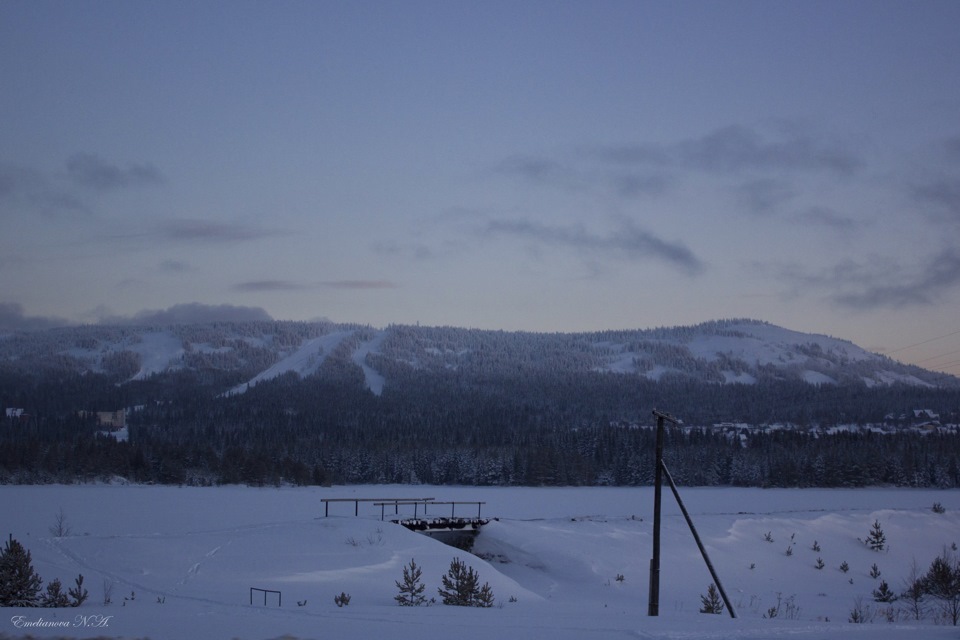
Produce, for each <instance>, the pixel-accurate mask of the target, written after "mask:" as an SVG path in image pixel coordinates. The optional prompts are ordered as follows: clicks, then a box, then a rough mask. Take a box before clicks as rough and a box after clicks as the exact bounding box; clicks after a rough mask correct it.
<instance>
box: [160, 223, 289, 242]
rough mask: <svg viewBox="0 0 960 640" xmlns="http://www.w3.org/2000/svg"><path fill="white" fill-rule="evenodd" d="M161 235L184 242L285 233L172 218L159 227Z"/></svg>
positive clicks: (235, 239) (238, 239)
mask: <svg viewBox="0 0 960 640" xmlns="http://www.w3.org/2000/svg"><path fill="white" fill-rule="evenodd" d="M158 233H159V235H160V236H161V237H163V238H165V239H168V240H176V241H183V242H205V243H219V242H244V241H249V240H260V239H262V238H269V237H272V236H277V235H284V233H283V232H281V231H279V230H276V229H263V228H258V227H251V226H248V225H246V224H243V223H239V222H214V221H211V220H185V219H180V220H170V221H168V222H164V223H162V224H161V225H160V226H159V227H158Z"/></svg>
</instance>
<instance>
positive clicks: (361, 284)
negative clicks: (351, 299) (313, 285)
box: [320, 280, 399, 289]
mask: <svg viewBox="0 0 960 640" xmlns="http://www.w3.org/2000/svg"><path fill="white" fill-rule="evenodd" d="M320 284H321V285H322V286H324V287H329V288H330V289H396V288H397V287H398V286H399V285H397V283H395V282H392V281H390V280H327V281H324V282H321V283H320Z"/></svg>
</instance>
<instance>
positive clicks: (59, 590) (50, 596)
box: [40, 578, 70, 607]
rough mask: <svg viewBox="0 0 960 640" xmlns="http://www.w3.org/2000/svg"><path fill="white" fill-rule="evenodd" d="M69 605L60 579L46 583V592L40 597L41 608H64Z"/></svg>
mask: <svg viewBox="0 0 960 640" xmlns="http://www.w3.org/2000/svg"><path fill="white" fill-rule="evenodd" d="M69 604H70V601H69V600H68V599H67V594H65V593H64V592H63V585H61V584H60V578H56V579H54V580H53V581H52V582H48V583H47V591H46V593H44V594H43V595H42V596H41V597H40V606H41V607H66V606H68V605H69Z"/></svg>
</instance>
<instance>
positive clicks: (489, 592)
mask: <svg viewBox="0 0 960 640" xmlns="http://www.w3.org/2000/svg"><path fill="white" fill-rule="evenodd" d="M473 606H475V607H483V608H485V609H488V608H490V607H492V606H493V589H491V588H490V583H489V582H484V583H483V586H482V587H480V591H478V592H477V595H476V597H475V598H474V603H473Z"/></svg>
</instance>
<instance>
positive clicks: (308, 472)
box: [0, 358, 960, 488]
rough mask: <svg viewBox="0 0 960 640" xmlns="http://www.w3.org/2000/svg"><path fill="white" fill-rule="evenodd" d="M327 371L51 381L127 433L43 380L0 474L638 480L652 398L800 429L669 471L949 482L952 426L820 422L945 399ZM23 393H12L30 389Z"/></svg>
mask: <svg viewBox="0 0 960 640" xmlns="http://www.w3.org/2000/svg"><path fill="white" fill-rule="evenodd" d="M323 366H324V367H327V368H338V369H340V370H338V371H336V372H335V373H336V375H333V373H334V372H331V371H326V372H321V375H317V376H313V377H310V378H307V379H305V380H300V379H299V378H297V377H296V376H295V375H287V376H283V377H281V378H278V379H276V380H273V381H270V382H268V383H262V384H260V385H257V386H256V387H254V388H252V389H250V390H249V391H247V392H246V393H244V394H242V395H237V396H221V395H216V394H214V393H213V392H212V391H211V390H210V389H209V388H208V387H207V386H205V385H204V384H202V383H201V380H200V379H199V378H198V376H199V375H200V374H197V373H192V372H183V373H180V374H176V375H165V376H157V377H155V378H152V379H150V380H148V381H144V382H142V383H137V384H136V385H133V386H127V385H125V386H124V387H123V388H122V389H121V388H118V387H117V386H116V385H115V384H113V383H112V382H110V381H109V379H107V378H101V379H100V380H99V382H98V381H97V379H96V378H95V377H93V378H92V377H89V376H87V377H85V378H84V379H83V380H79V379H78V380H63V381H61V382H62V384H61V387H60V388H61V391H64V390H67V391H69V393H68V394H67V395H68V396H69V397H73V396H74V395H75V394H78V393H80V391H81V390H83V389H86V391H87V392H89V393H92V394H94V395H96V394H101V395H102V396H103V397H114V399H116V398H115V396H117V395H120V396H123V398H124V399H126V400H127V401H128V402H127V403H126V404H127V406H132V405H134V404H138V405H141V406H142V408H141V409H140V410H138V411H136V412H134V413H132V414H131V416H130V417H129V423H130V425H129V441H127V442H117V441H116V440H115V439H114V438H113V437H111V436H108V435H103V434H100V433H98V428H97V427H96V425H95V424H93V423H92V422H91V419H89V418H82V417H80V415H79V414H78V413H77V412H76V410H73V411H70V410H69V409H68V410H64V409H66V407H65V401H64V399H63V396H62V395H58V394H56V393H53V389H51V388H50V387H49V383H44V384H43V385H39V386H36V387H34V388H33V391H34V392H38V393H39V392H40V391H43V392H44V393H49V397H50V399H51V403H52V404H51V405H50V406H48V407H45V410H44V409H41V410H40V411H35V412H34V413H33V414H32V415H31V417H30V418H28V419H26V420H8V421H7V422H6V423H5V426H4V427H3V428H2V429H0V482H6V483H10V482H71V481H74V480H78V479H79V480H91V479H97V478H105V477H110V476H121V477H124V478H127V479H129V480H131V481H136V482H158V483H173V484H219V483H246V484H252V485H263V484H281V483H291V484H324V483H430V484H469V485H597V484H610V485H647V484H651V483H652V481H653V448H654V432H653V429H652V424H653V419H652V416H651V413H650V412H651V411H652V409H653V408H654V407H659V408H661V409H664V410H668V411H671V412H673V413H675V414H676V415H677V416H678V417H680V418H682V419H683V420H684V421H685V422H686V423H687V424H691V425H696V424H706V425H709V424H713V423H715V422H722V421H728V422H750V423H753V424H765V423H771V422H792V423H794V424H795V425H797V426H798V427H799V428H797V429H793V430H770V431H767V432H764V431H758V430H749V431H748V430H742V431H741V432H724V433H721V432H718V431H716V430H714V429H709V428H692V427H691V428H673V429H670V431H669V437H668V443H667V447H666V459H667V464H668V466H669V468H670V470H671V473H672V474H673V476H674V478H675V479H676V480H677V481H678V482H679V483H681V484H684V485H688V486H689V485H706V486H710V485H737V486H759V487H797V486H799V487H807V486H820V487H838V486H869V485H879V484H885V485H896V486H918V487H945V488H946V487H958V486H960V462H958V458H960V435H958V434H957V433H956V432H950V433H930V434H925V435H921V434H918V433H915V432H913V431H906V430H903V431H895V432H893V433H886V434H875V433H870V432H858V433H838V434H835V435H828V434H827V433H826V432H825V431H824V428H825V427H829V426H832V425H834V424H837V423H844V424H855V423H858V422H860V423H867V422H879V421H880V420H882V419H883V416H884V415H886V414H887V413H894V414H896V415H901V414H904V413H908V411H909V409H911V408H915V407H923V408H930V409H933V410H936V411H939V412H941V413H942V414H944V415H949V407H950V406H951V403H953V402H955V401H956V399H957V396H956V392H952V393H953V395H950V394H949V393H948V392H943V391H937V390H921V389H916V388H912V387H888V388H884V389H882V390H876V389H869V388H866V387H860V388H854V389H850V388H844V387H814V386H810V385H805V384H788V383H783V384H782V385H777V384H769V385H755V386H740V385H724V386H720V385H703V384H699V385H695V384H692V383H687V382H684V381H676V382H673V383H670V382H664V381H661V382H660V383H652V382H649V381H646V380H644V379H643V378H640V377H638V376H627V375H611V374H590V375H581V376H577V377H571V376H565V375H558V376H556V377H553V378H550V377H540V378H538V379H537V382H536V383H533V382H531V381H530V380H529V379H528V378H523V377H520V376H518V377H516V378H512V379H511V378H508V377H503V376H499V377H491V378H489V379H485V380H484V379H480V380H478V379H477V378H476V377H470V378H460V377H458V376H457V375H456V374H455V373H451V374H447V375H444V374H439V373H420V374H417V375H412V374H411V375H407V376H398V377H395V378H392V379H393V380H394V382H392V383H391V384H390V385H388V386H387V387H386V388H385V389H384V392H383V394H382V395H381V396H376V395H374V394H372V393H370V392H369V391H368V390H366V389H365V388H364V386H363V378H362V372H361V371H360V370H359V368H358V367H355V366H352V365H351V363H348V362H346V361H344V360H340V359H336V358H330V359H328V361H327V362H325V364H324V365H323ZM324 373H326V374H328V375H324ZM21 382H22V381H21ZM30 391H31V390H30V389H23V390H22V393H23V394H25V395H24V397H25V398H26V397H28V396H30V395H31V393H30ZM54 399H56V400H55V401H54ZM918 403H919V404H918ZM53 407H56V408H57V409H58V410H52V409H53ZM638 425H639V426H638ZM814 427H816V428H814Z"/></svg>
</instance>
